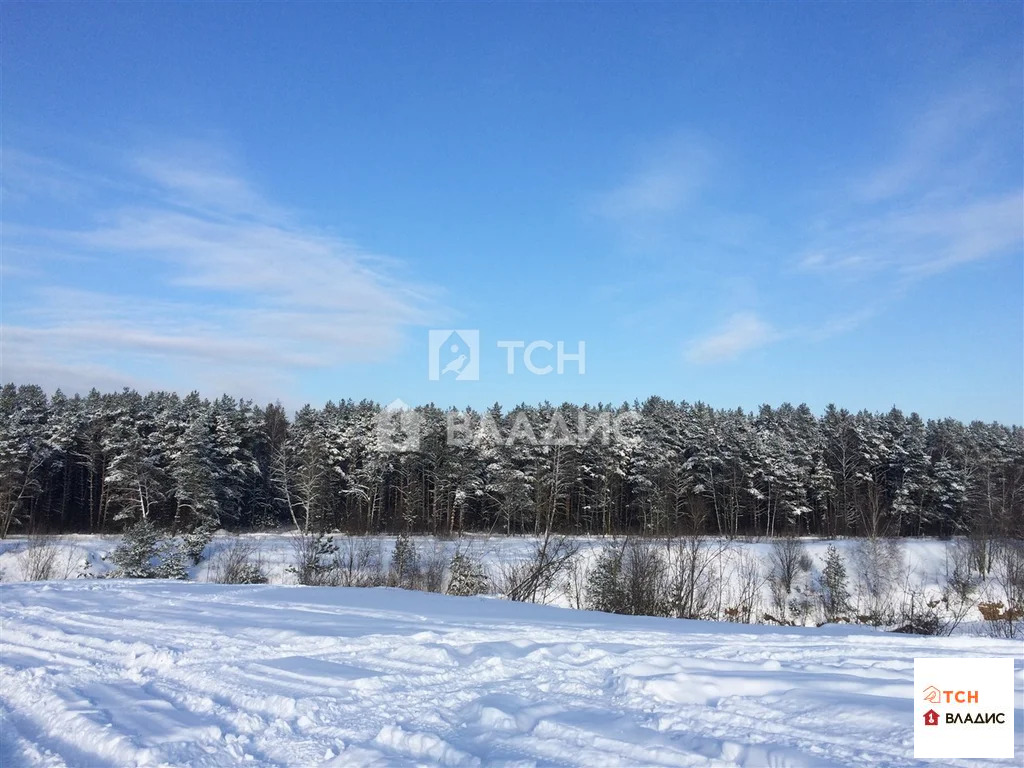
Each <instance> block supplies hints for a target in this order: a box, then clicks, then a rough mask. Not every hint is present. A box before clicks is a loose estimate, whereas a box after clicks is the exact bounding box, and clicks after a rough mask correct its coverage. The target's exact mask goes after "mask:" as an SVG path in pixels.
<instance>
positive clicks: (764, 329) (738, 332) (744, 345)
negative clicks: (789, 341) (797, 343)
mask: <svg viewBox="0 0 1024 768" xmlns="http://www.w3.org/2000/svg"><path fill="white" fill-rule="evenodd" d="M779 338H781V334H780V333H779V332H778V331H777V330H776V329H775V328H773V327H772V326H771V325H770V324H769V323H768V322H766V321H765V320H763V319H762V318H760V317H759V316H758V315H757V314H755V313H753V312H738V313H736V314H734V315H732V316H731V317H730V318H729V319H728V320H727V321H726V322H725V324H724V325H722V326H721V327H719V328H718V329H716V330H714V331H712V332H711V333H709V334H708V335H706V336H702V337H700V338H697V339H694V340H693V341H691V342H690V344H689V346H688V347H687V349H686V359H687V360H689V361H690V362H691V363H701V364H707V363H721V362H726V361H728V360H734V359H736V358H737V357H739V356H740V355H742V354H743V353H745V352H750V351H752V350H754V349H758V348H759V347H764V346H766V345H768V344H771V343H773V342H775V341H778V340H779Z"/></svg>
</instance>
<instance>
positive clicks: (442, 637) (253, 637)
mask: <svg viewBox="0 0 1024 768" xmlns="http://www.w3.org/2000/svg"><path fill="white" fill-rule="evenodd" d="M0 616H2V621H3V623H2V627H3V633H2V638H0V651H2V653H0V715H2V726H3V733H2V736H3V738H2V739H0V764H2V765H4V766H21V765H43V766H60V765H70V766H90V767H92V766H97V767H99V766H133V765H188V766H224V765H236V764H242V765H289V766H308V765H326V766H374V765H379V766H395V765H423V764H426V765H451V766H474V765H494V764H500V765H507V766H533V765H560V766H573V765H580V766H599V765H609V766H623V765H643V766H662V765H675V766H696V765H701V766H705V765H730V766H751V767H754V766H757V767H760V766H878V765H887V766H900V765H907V766H909V765H917V764H919V762H920V761H915V760H914V759H913V742H912V717H913V698H912V697H913V693H914V692H913V690H912V688H913V659H914V657H915V656H929V657H934V656H948V657H950V658H951V659H953V658H956V657H960V656H988V657H992V656H1010V657H1015V658H1016V659H1017V663H1016V665H1015V669H1016V680H1015V684H1016V689H1017V697H1018V701H1017V711H1016V729H1017V730H1016V738H1017V745H1018V750H1020V749H1021V745H1022V743H1024V732H1022V729H1024V713H1022V711H1021V708H1022V704H1021V695H1022V691H1024V670H1022V663H1021V660H1020V653H1021V647H1020V645H1019V643H1015V642H1013V641H1007V640H995V639H987V638H976V637H966V636H962V637H952V638H925V637H917V636H908V635H894V634H886V633H881V632H878V631H875V630H872V629H868V628H864V627H857V626H825V627H822V628H820V629H795V628H781V627H764V626H751V625H742V624H725V623H708V622H691V621H680V620H673V619H658V618H647V617H627V616H614V615H607V614H598V613H592V612H588V611H571V610H563V609H559V608H555V607H549V606H538V605H528V604H519V603H511V602H508V601H504V600H498V599H493V598H455V597H445V596H441V595H435V594H427V593H421V592H406V591H402V590H396V589H383V588H378V589H346V588H336V587H333V588H332V587H298V586H282V585H265V586H244V587H239V586H226V585H217V584H208V583H192V582H167V581H116V580H95V579H88V580H85V579H83V580H71V581H53V582H35V583H13V584H3V585H0ZM1018 754H1019V752H1018ZM926 762H927V761H926ZM935 764H939V763H935ZM941 764H942V765H964V766H966V765H970V761H942V763H941ZM985 764H986V765H992V766H999V765H1012V764H1014V762H1013V761H1009V760H1007V761H996V760H993V761H985Z"/></svg>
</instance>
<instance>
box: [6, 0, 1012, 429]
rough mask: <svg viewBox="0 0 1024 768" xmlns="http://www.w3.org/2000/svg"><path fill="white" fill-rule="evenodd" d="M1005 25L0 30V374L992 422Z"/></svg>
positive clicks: (926, 12)
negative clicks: (513, 348)
mask: <svg viewBox="0 0 1024 768" xmlns="http://www.w3.org/2000/svg"><path fill="white" fill-rule="evenodd" d="M1021 9H1022V6H1021V4H1019V3H971V4H953V3H950V4H933V3H898V4H879V3H870V4H858V3H849V4H845V3H827V4H814V5H811V4H809V3H797V4H780V3H728V4H715V5H712V4H696V3H685V4H683V3H680V4H674V5H668V4H666V5H661V4H655V3H644V4H635V5H634V4H626V3H608V4H602V5H576V4H559V5H549V4H532V5H528V4H444V5H434V4H416V5H411V4H397V3H394V4H369V3H366V4H327V3H316V4H314V3H309V4H294V3H292V4H286V3H279V4H251V3H189V4H185V3H180V4H174V3H144V4H128V3H122V4H111V5H104V4H99V3H89V4H65V3H31V4H28V3H15V2H5V3H4V4H3V6H2V7H0V14H2V17H0V21H2V34H3V52H2V56H3V60H2V64H3V81H2V87H3V113H2V129H3V137H2V147H3V178H2V184H3V187H2V192H3V270H2V274H3V280H4V285H3V318H2V319H3V327H4V338H3V372H2V373H3V375H2V378H3V379H4V380H13V381H17V382H19V383H20V382H36V383H40V384H42V385H43V386H44V387H46V388H47V389H54V388H56V387H58V386H59V387H62V388H64V389H65V390H66V391H75V390H77V391H86V390H88V389H89V388H90V387H92V386H96V387H98V388H100V389H108V390H109V389H113V388H118V387H120V386H124V385H129V386H135V387H138V388H140V389H146V390H148V389H177V390H180V391H189V390H191V389H199V390H200V391H201V392H203V393H204V394H208V395H217V394H219V393H220V392H223V391H227V392H230V393H231V394H235V395H244V396H247V397H253V398H256V399H257V400H261V401H264V400H269V399H276V398H280V399H281V400H282V401H283V402H285V403H286V404H288V405H292V406H296V405H300V404H302V403H303V402H307V401H309V402H313V403H322V402H324V401H326V400H328V399H339V398H344V397H354V398H357V399H358V398H363V397H367V398H372V399H376V400H379V401H382V402H388V401H390V400H392V399H394V398H401V399H402V400H404V401H406V402H410V403H421V402H428V401H433V402H436V403H439V404H442V405H458V406H463V405H474V406H478V407H479V406H485V405H487V404H489V403H492V402H494V401H500V402H502V403H505V404H507V405H511V404H513V403H516V402H520V401H527V402H535V401H538V400H545V399H547V400H551V401H552V402H561V401H564V400H570V401H575V402H584V401H587V402H591V403H594V402H597V401H604V402H621V401H623V400H629V401H632V400H633V399H634V398H643V397H646V396H647V395H650V394H658V395H661V396H663V397H666V398H673V399H677V400H679V399H685V400H690V401H694V400H703V401H705V402H709V403H711V404H712V405H715V406H719V407H735V406H742V407H745V408H753V407H756V406H757V405H759V404H760V403H762V402H768V403H773V404H778V403H781V402H784V401H790V402H807V403H808V404H809V405H810V406H811V407H812V408H814V409H815V410H820V409H821V408H823V407H824V406H825V405H826V404H827V403H829V402H835V403H837V404H839V405H842V406H845V407H848V408H851V409H859V408H869V409H874V410H885V409H888V408H889V407H891V406H892V405H897V406H898V407H901V408H903V409H904V410H906V411H912V410H916V411H918V412H920V413H921V414H922V415H924V416H926V417H941V416H947V415H948V416H955V417H958V418H962V419H967V420H969V419H975V418H978V419H984V420H993V419H995V420H1000V421H1004V422H1013V423H1021V422H1022V421H1024V415H1022V408H1024V404H1022V398H1024V395H1022V391H1024V331H1022V329H1024V298H1022V296H1024V273H1022V268H1024V267H1022V264H1024V255H1022V230H1024V202H1022V187H1024V165H1022V163H1024V160H1022V157H1024V146H1022V136H1024V124H1022V115H1024V96H1022V93H1024V87H1022V82H1024V64H1022V61H1024V58H1022V56H1024V55H1022V36H1021V34H1020V30H1021V26H1022V17H1021V14H1022V10H1021ZM431 328H459V329H479V331H480V338H481V350H480V355H479V361H480V379H479V381H454V380H452V379H451V377H447V378H444V379H442V380H441V381H429V380H428V377H427V368H428V366H427V353H428V352H427V334H428V330H429V329H431ZM499 340H522V341H525V342H526V343H529V342H530V341H533V340H547V341H550V342H551V343H555V342H557V341H559V340H562V341H564V342H565V344H566V347H567V348H568V349H569V350H570V351H572V350H574V349H575V348H576V345H577V342H578V341H580V340H582V341H585V342H586V353H587V359H586V373H585V374H584V375H577V374H576V373H575V372H574V366H573V365H571V364H570V365H568V366H567V373H565V374H563V375H561V376H559V375H557V374H551V375H546V376H537V375H533V374H530V373H529V372H528V371H526V370H525V369H524V367H523V366H522V365H519V366H517V373H516V374H515V375H511V376H510V375H508V374H507V373H506V371H505V359H506V357H505V351H504V350H502V349H499V348H498V347H497V346H496V343H497V342H498V341H499ZM536 359H537V361H538V364H541V365H543V364H545V363H548V362H553V358H552V357H551V356H547V357H545V356H544V355H543V354H541V353H538V355H537V358H536Z"/></svg>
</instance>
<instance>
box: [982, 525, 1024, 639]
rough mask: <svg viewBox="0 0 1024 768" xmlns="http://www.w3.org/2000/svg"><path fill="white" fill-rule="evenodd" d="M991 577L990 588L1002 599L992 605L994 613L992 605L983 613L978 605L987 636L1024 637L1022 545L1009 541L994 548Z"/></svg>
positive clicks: (1023, 561) (1023, 558) (1023, 554)
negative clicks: (986, 626) (984, 622)
mask: <svg viewBox="0 0 1024 768" xmlns="http://www.w3.org/2000/svg"><path fill="white" fill-rule="evenodd" d="M992 578H993V582H994V586H995V587H996V588H997V589H998V590H999V591H1000V592H1002V599H1003V600H1002V601H997V602H996V603H995V606H998V608H999V609H998V610H994V607H995V606H993V605H992V604H989V605H990V607H989V609H988V610H987V611H986V610H983V606H982V605H979V606H978V609H979V610H981V611H982V616H983V617H984V619H985V620H986V621H987V622H988V623H989V633H990V634H992V635H993V636H995V637H1008V638H1015V637H1022V636H1024V542H1021V541H1009V542H1005V543H1003V544H1001V545H1000V546H999V547H998V549H997V550H996V552H995V555H994V558H993V567H992ZM1003 601H1005V605H1004V603H1003Z"/></svg>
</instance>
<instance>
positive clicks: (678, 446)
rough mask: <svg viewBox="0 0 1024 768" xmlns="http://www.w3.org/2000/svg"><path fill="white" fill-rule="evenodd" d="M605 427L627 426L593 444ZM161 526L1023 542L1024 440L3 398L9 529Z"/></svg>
mask: <svg viewBox="0 0 1024 768" xmlns="http://www.w3.org/2000/svg"><path fill="white" fill-rule="evenodd" d="M626 417H628V418H626ZM396 423H397V424H399V427H398V428H399V429H400V430H404V431H405V432H404V433H403V434H402V440H398V441H396V439H395V434H394V429H392V428H391V427H393V426H394V424H396ZM601 423H605V424H608V423H611V424H613V425H614V429H609V430H598V429H583V430H578V429H577V425H580V424H588V425H594V424H601ZM389 425H391V426H389ZM382 427H387V428H382ZM412 433H414V434H412ZM409 437H415V439H414V440H413V439H408V438H409ZM467 437H468V439H467ZM140 520H148V521H150V522H152V523H154V524H155V525H156V526H159V527H162V528H169V529H171V530H174V531H179V532H180V531H188V530H193V529H195V528H197V527H200V526H202V527H206V528H210V527H212V526H224V527H231V528H235V529H262V528H272V527H279V526H289V527H298V528H299V529H302V530H308V531H312V532H315V531H332V530H338V531H343V532H348V533H364V532H385V531H386V532H396V531H411V532H427V533H433V534H438V535H448V534H456V533H459V532H461V531H469V530H476V531H479V530H487V531H495V532H505V533H510V534H516V533H540V532H545V531H562V532H574V533H605V534H610V533H645V534H674V533H698V534H699V533H708V534H716V535H725V536H736V535H769V536H771V535H782V534H801V535H804V534H810V535H822V536H837V535H870V536H920V535H952V534H959V533H966V534H972V535H978V536H985V537H1006V536H1009V537H1017V538H1020V537H1024V430H1022V429H1021V428H1020V427H1016V426H1014V427H1007V426H1003V425H1000V424H984V423H981V422H972V423H971V424H969V425H965V424H963V423H961V422H959V421H956V420H954V419H942V420H929V421H927V422H925V421H923V420H922V419H921V418H920V417H918V416H917V415H916V414H910V415H909V416H907V415H904V414H903V413H901V412H900V411H899V410H896V409H893V410H892V411H890V412H888V413H884V414H879V413H870V412H867V411H861V412H859V413H850V412H848V411H845V410H842V409H839V408H836V407H834V406H829V407H828V408H827V409H826V410H825V412H824V413H823V414H822V415H821V416H816V415H815V414H813V413H812V412H811V411H810V409H809V408H808V407H807V406H805V405H800V406H792V405H789V404H784V405H782V406H780V407H778V408H772V407H770V406H767V405H766V406H762V407H761V408H760V410H759V411H758V412H757V413H748V412H744V411H743V410H739V409H737V410H715V409H712V408H710V407H708V406H707V405H704V404H703V403H693V404H690V403H686V402H680V403H676V402H673V401H669V400H663V399H661V398H657V397H652V398H649V399H648V400H646V401H644V402H642V403H641V402H635V403H633V404H632V405H629V404H623V405H621V406H608V405H602V404H598V405H596V406H587V405H583V406H577V405H572V404H563V405H561V406H553V405H551V404H549V403H544V404H542V405H538V406H527V405H520V406H517V407H516V408H513V409H511V410H510V411H503V410H502V409H501V408H500V407H499V406H497V405H495V406H493V407H492V408H490V409H488V410H487V411H484V412H482V413H477V412H473V411H456V410H454V409H450V410H443V409H440V408H437V407H435V406H433V405H427V406H421V407H417V408H415V409H412V410H410V411H407V412H401V413H398V414H391V413H389V412H388V411H386V410H384V409H382V407H381V406H380V405H378V404H377V403H373V402H369V401H362V402H358V403H357V402H353V401H351V400H346V401H341V402H338V403H327V405H325V406H324V407H323V408H319V409H317V408H312V407H310V406H306V407H304V408H302V409H301V410H299V411H298V412H297V413H296V414H295V415H294V418H291V419H290V418H289V417H288V414H287V413H286V412H285V410H284V409H283V408H282V407H281V406H280V405H278V404H272V405H268V406H265V407H261V406H258V405H255V404H253V403H252V402H248V401H239V400H236V399H233V398H231V397H228V396H225V397H222V398H220V399H217V400H212V401H211V400H206V399H202V398H201V397H199V395H197V394H191V395H189V396H187V397H180V396H178V395H176V394H173V393H167V392H153V393H150V394H147V395H142V394H139V393H138V392H135V391H132V390H125V391H123V392H118V393H112V394H101V393H99V392H96V391H95V390H94V391H92V392H90V393H89V394H88V395H87V396H85V397H79V396H77V395H76V396H74V397H68V396H65V395H64V394H62V393H61V392H59V391H58V392H57V393H55V394H54V395H53V396H52V397H47V395H46V394H45V393H44V392H43V390H42V389H40V388H39V387H37V386H33V385H25V386H15V385H13V384H9V385H7V386H5V387H4V388H3V389H2V391H0V535H7V534H8V533H11V532H21V533H24V532H28V533H47V532H49V533H55V532H87V531H88V532H103V531H120V530H122V529H123V528H124V527H125V526H126V525H127V524H130V523H133V522H137V521H140Z"/></svg>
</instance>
